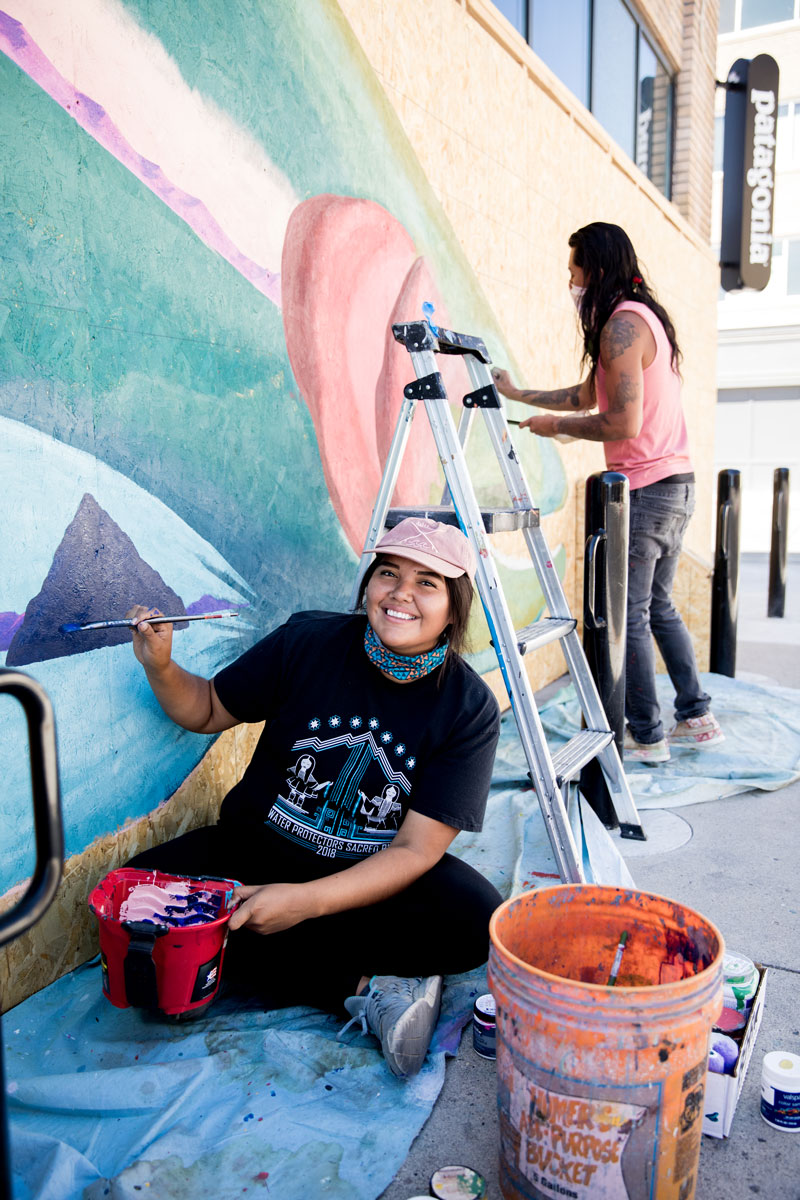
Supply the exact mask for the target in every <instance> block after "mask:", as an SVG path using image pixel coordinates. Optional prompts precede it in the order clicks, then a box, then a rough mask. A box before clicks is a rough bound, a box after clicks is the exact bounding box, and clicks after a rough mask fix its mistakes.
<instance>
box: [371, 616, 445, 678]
mask: <svg viewBox="0 0 800 1200" xmlns="http://www.w3.org/2000/svg"><path fill="white" fill-rule="evenodd" d="M364 649H365V650H366V652H367V658H368V659H369V661H370V662H371V663H372V665H373V666H374V667H377V668H378V670H379V671H385V672H386V674H387V675H391V677H392V679H397V680H398V681H399V682H400V683H409V682H411V680H413V679H422V677H423V676H424V675H429V674H430V673H431V671H435V670H436V668H437V667H440V666H441V665H442V663H443V662H444V657H445V655H446V654H447V642H446V641H445V642H443V643H442V644H441V646H434V648H433V649H432V650H426V651H424V653H422V654H394V653H393V652H392V651H391V650H387V648H386V647H385V646H384V644H383V642H382V641H381V640H380V639H379V638H378V637H377V636H376V634H375V631H374V630H373V628H372V626H371V625H370V623H369V621H368V622H367V632H366V633H365V634H364Z"/></svg>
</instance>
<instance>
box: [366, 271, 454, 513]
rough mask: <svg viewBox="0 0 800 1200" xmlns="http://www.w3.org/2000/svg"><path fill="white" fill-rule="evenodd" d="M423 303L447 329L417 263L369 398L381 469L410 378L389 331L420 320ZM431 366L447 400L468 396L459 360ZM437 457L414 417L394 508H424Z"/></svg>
mask: <svg viewBox="0 0 800 1200" xmlns="http://www.w3.org/2000/svg"><path fill="white" fill-rule="evenodd" d="M426 300H427V301H430V303H431V304H433V306H434V309H435V312H434V315H433V318H432V320H433V321H434V322H435V323H436V324H437V325H438V324H441V325H442V326H443V327H444V328H445V329H449V328H450V317H449V314H448V311H447V308H446V307H445V304H444V302H443V300H442V299H441V297H440V295H439V289H438V288H437V286H436V284H435V283H434V281H433V276H432V275H431V272H430V268H429V267H428V264H427V262H426V260H425V259H424V258H418V259H417V260H416V262H415V263H414V264H413V266H412V267H411V270H410V271H409V273H408V275H407V276H406V278H405V280H404V282H403V286H402V287H401V289H400V292H399V294H398V296H397V300H396V301H395V304H394V307H393V309H392V312H391V314H390V316H389V322H388V325H387V329H386V341H385V346H384V360H383V369H382V371H381V377H380V379H379V380H378V387H377V389H376V395H375V408H376V412H375V419H376V426H377V438H378V454H379V456H380V460H381V463H384V462H385V461H386V456H387V454H388V453H389V447H390V445H391V442H392V436H393V435H394V431H395V426H396V425H397V417H398V413H399V412H400V406H401V404H402V402H403V388H404V387H405V385H406V384H407V383H408V381H409V379H413V378H414V369H413V367H412V365H411V359H410V358H409V355H408V351H407V350H406V349H405V348H404V347H402V346H400V345H399V344H398V343H397V342H396V341H395V339H394V336H393V334H392V328H391V327H392V325H397V324H400V323H402V322H404V321H420V320H422V305H423V304H424V303H425V301H426ZM436 366H437V369H438V371H439V372H440V373H441V375H442V378H443V379H444V384H445V387H446V389H447V394H448V396H449V397H451V398H452V399H453V400H458V401H460V400H461V399H462V397H463V396H464V395H466V393H467V392H468V391H471V385H470V381H469V375H468V374H467V369H466V367H465V366H464V363H463V361H462V359H460V358H448V357H446V356H445V355H440V356H439V358H438V359H437V360H436ZM422 407H423V406H422V405H421V404H418V405H417V408H418V409H419V410H421V409H422ZM459 411H460V404H459ZM457 419H458V417H457V416H456V420H457ZM437 457H438V454H437V450H436V443H435V442H434V440H433V434H432V432H431V426H430V422H429V420H428V418H427V416H426V414H425V413H424V412H422V411H418V412H417V413H416V415H415V417H414V420H413V422H412V425H411V430H410V432H409V436H408V443H407V446H406V452H405V455H404V458H403V465H402V467H401V469H400V475H399V477H398V480H397V488H396V489H395V495H394V503H395V504H396V505H398V506H400V507H405V506H415V505H422V504H427V503H428V501H429V499H430V496H429V492H430V489H431V484H432V483H433V482H434V480H435V479H436V475H437V471H436V460H437ZM438 501H439V497H438V496H436V497H434V501H433V502H434V503H438Z"/></svg>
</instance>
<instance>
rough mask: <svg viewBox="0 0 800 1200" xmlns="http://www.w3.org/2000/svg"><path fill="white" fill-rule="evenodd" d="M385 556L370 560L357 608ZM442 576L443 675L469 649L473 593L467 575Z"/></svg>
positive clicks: (360, 589)
mask: <svg viewBox="0 0 800 1200" xmlns="http://www.w3.org/2000/svg"><path fill="white" fill-rule="evenodd" d="M386 558H387V555H385V554H378V555H377V557H376V558H375V560H374V562H371V563H370V565H369V567H368V568H367V571H366V574H365V575H364V578H363V579H362V580H361V586H360V587H359V589H358V608H359V609H363V608H364V596H365V594H366V591H367V585H368V584H369V581H370V579H372V576H373V575H374V574H375V572H376V571H377V569H378V567H379V566H380V565H381V563H383V562H385V561H386ZM443 578H444V582H445V584H446V586H447V599H448V600H449V602H450V622H449V624H448V625H446V626H445V629H444V633H443V635H442V636H443V637H446V638H447V654H446V655H445V659H444V664H443V670H442V675H444V673H445V671H446V670H447V668H448V667H449V666H450V665H451V664H452V662H453V661H454V660H455V659H456V658H458V657H459V656H460V655H461V654H464V653H465V652H466V651H467V650H468V649H469V646H468V645H467V626H468V625H469V614H470V610H471V608H472V599H473V596H474V595H475V592H474V589H473V587H472V580H471V579H470V577H469V575H459V576H458V578H457V579H448V578H447V576H443Z"/></svg>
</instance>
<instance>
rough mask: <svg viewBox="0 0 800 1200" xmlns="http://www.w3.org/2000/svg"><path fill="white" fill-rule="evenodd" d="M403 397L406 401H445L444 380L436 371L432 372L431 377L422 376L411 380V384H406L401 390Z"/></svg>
mask: <svg viewBox="0 0 800 1200" xmlns="http://www.w3.org/2000/svg"><path fill="white" fill-rule="evenodd" d="M403 395H404V396H405V397H406V399H408V400H446V399H447V392H446V391H445V387H444V380H443V379H442V377H441V375H440V374H439V372H438V371H434V372H433V374H432V375H423V376H421V378H419V379H412V380H411V383H407V384H406V386H405V387H404V388H403Z"/></svg>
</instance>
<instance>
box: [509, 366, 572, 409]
mask: <svg viewBox="0 0 800 1200" xmlns="http://www.w3.org/2000/svg"><path fill="white" fill-rule="evenodd" d="M492 379H493V380H494V386H495V387H496V388H497V390H498V392H499V393H500V395H501V396H505V397H506V399H508V400H518V401H519V402H520V404H531V405H533V406H534V407H535V408H549V409H552V410H553V411H555V412H584V411H585V410H586V409H587V408H591V407H592V406H593V404H594V399H593V397H592V393H591V388H590V387H589V380H588V379H584V381H583V383H576V384H573V386H572V387H565V388H556V389H555V390H554V391H549V392H539V391H535V390H530V389H527V388H518V387H514V384H513V383H512V382H511V376H510V375H509V373H508V371H503V370H501V369H500V367H495V368H494V369H493V370H492Z"/></svg>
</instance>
